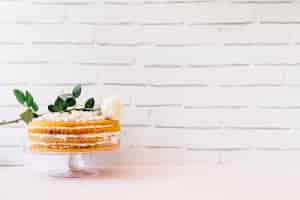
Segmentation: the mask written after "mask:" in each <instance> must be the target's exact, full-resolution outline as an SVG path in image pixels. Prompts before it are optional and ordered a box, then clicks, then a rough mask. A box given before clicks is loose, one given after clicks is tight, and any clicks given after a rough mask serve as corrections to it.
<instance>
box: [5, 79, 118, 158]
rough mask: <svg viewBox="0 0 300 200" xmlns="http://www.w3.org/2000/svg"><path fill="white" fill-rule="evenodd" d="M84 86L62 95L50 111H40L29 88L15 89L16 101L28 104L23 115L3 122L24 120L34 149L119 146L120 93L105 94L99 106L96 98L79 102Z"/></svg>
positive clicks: (90, 149)
mask: <svg viewBox="0 0 300 200" xmlns="http://www.w3.org/2000/svg"><path fill="white" fill-rule="evenodd" d="M81 93H82V87H81V85H77V86H76V87H74V88H73V90H72V92H71V93H66V94H62V95H59V96H58V97H57V98H56V99H55V101H54V103H53V104H51V105H49V106H48V111H49V113H46V114H39V113H38V111H39V106H38V104H37V103H36V101H35V99H34V98H33V96H32V95H31V93H30V92H28V91H25V92H23V91H21V90H19V89H15V90H14V95H15V97H16V99H17V101H18V102H19V103H20V104H21V105H22V106H23V107H24V108H25V111H24V112H23V113H22V114H21V115H20V118H19V119H17V120H12V121H3V122H1V123H0V125H1V124H2V125H4V124H11V123H18V122H20V121H23V122H25V123H26V124H27V125H28V131H27V132H28V147H29V149H30V150H31V151H34V152H44V153H55V152H61V153H64V152H71V153H84V152H94V151H111V150H116V149H118V148H119V147H120V129H121V127H120V123H119V121H120V117H121V112H122V104H121V102H120V100H119V99H118V98H117V97H109V98H104V99H103V100H102V104H101V105H99V106H98V107H97V106H96V102H95V98H89V99H87V100H86V101H85V103H84V105H78V104H77V102H78V98H79V97H80V96H81Z"/></svg>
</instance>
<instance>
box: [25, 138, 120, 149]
mask: <svg viewBox="0 0 300 200" xmlns="http://www.w3.org/2000/svg"><path fill="white" fill-rule="evenodd" d="M119 142H120V136H113V137H112V138H110V140H106V141H101V142H96V143H93V144H86V143H81V144H80V143H66V144H60V143H47V142H33V141H30V142H28V145H29V146H32V145H42V146H61V145H63V146H75V147H76V146H77V147H89V146H97V145H108V144H118V143H119Z"/></svg>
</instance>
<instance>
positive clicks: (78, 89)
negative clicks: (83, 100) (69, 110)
mask: <svg viewBox="0 0 300 200" xmlns="http://www.w3.org/2000/svg"><path fill="white" fill-rule="evenodd" d="M81 91H82V89H81V85H76V86H75V87H74V88H73V91H72V95H73V97H75V98H78V97H80V95H81Z"/></svg>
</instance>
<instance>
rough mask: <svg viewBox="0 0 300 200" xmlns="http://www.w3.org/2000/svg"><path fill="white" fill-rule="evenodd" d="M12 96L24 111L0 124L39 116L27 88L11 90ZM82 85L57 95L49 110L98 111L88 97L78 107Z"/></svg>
mask: <svg viewBox="0 0 300 200" xmlns="http://www.w3.org/2000/svg"><path fill="white" fill-rule="evenodd" d="M13 93H14V96H15V97H16V99H17V101H18V102H19V103H20V104H21V105H22V106H23V107H24V108H25V111H24V112H23V113H21V114H20V118H18V119H15V120H10V121H0V125H7V124H15V123H19V122H21V121H23V122H25V123H26V124H29V123H30V122H31V121H32V120H33V119H34V118H37V117H39V116H41V115H40V114H38V113H37V112H38V111H39V106H38V104H37V103H36V101H35V99H34V98H33V96H32V95H31V93H30V92H29V91H28V90H25V91H22V90H20V89H14V90H13ZM81 93H82V87H81V85H76V86H75V87H74V88H73V90H72V92H71V93H65V94H61V95H59V96H58V97H57V98H56V100H55V102H54V104H51V105H49V106H48V110H49V111H50V112H71V111H73V110H76V111H100V110H101V109H100V108H94V107H95V99H94V98H93V97H92V98H89V99H88V100H86V101H85V103H84V106H83V107H78V106H76V105H77V101H78V98H79V97H80V96H81Z"/></svg>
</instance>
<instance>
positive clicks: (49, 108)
mask: <svg viewBox="0 0 300 200" xmlns="http://www.w3.org/2000/svg"><path fill="white" fill-rule="evenodd" d="M48 110H49V111H50V112H58V109H57V108H56V107H55V106H54V105H49V106H48Z"/></svg>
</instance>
